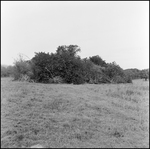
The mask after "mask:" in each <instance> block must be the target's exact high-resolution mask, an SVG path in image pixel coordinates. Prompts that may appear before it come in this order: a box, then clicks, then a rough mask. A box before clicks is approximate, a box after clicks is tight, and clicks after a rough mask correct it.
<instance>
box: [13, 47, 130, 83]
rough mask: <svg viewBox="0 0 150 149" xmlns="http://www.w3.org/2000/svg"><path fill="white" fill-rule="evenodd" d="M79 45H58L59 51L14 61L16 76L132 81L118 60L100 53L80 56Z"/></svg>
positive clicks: (63, 80) (44, 80) (50, 80)
mask: <svg viewBox="0 0 150 149" xmlns="http://www.w3.org/2000/svg"><path fill="white" fill-rule="evenodd" d="M79 51H80V48H79V47H78V46H77V45H69V46H59V47H58V48H57V50H56V53H51V54H49V53H45V52H39V53H35V56H34V57H33V58H32V59H31V60H29V61H25V60H23V59H22V57H20V59H19V60H17V61H15V63H14V64H15V65H14V79H15V80H27V81H30V80H33V81H35V82H41V83H73V84H83V83H92V84H93V83H94V84H100V83H131V82H132V80H131V78H130V76H129V75H127V74H125V72H124V71H123V69H122V68H121V67H120V66H119V65H117V64H116V63H115V62H113V63H106V62H105V61H104V60H103V59H102V58H101V57H100V56H98V55H97V56H92V57H90V58H84V59H81V58H80V56H78V55H77V52H79Z"/></svg>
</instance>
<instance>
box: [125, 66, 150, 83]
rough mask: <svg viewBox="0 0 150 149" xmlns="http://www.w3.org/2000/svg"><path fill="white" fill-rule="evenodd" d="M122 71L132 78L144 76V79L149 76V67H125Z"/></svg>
mask: <svg viewBox="0 0 150 149" xmlns="http://www.w3.org/2000/svg"><path fill="white" fill-rule="evenodd" d="M124 73H125V74H126V75H127V76H129V77H130V78H132V79H142V78H144V79H145V80H146V79H148V78H149V69H143V70H139V69H136V68H134V69H125V70H124Z"/></svg>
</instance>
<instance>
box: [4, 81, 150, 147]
mask: <svg viewBox="0 0 150 149" xmlns="http://www.w3.org/2000/svg"><path fill="white" fill-rule="evenodd" d="M36 144H41V145H42V146H43V147H51V148H54V147H55V148H56V147H62V148H65V147H66V148H68V147H70V148H71V147H75V148H79V147H80V148H95V147H97V148H115V147H117V148H148V147H149V82H148V81H143V80H135V81H133V84H109V85H108V84H101V85H94V84H93V85H92V84H84V85H68V84H39V83H28V82H17V81H11V78H1V147H2V148H11V147H16V148H17V147H30V146H32V145H36Z"/></svg>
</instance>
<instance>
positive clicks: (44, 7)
mask: <svg viewBox="0 0 150 149" xmlns="http://www.w3.org/2000/svg"><path fill="white" fill-rule="evenodd" d="M61 45H78V46H79V47H80V48H81V52H79V53H78V55H79V56H80V57H81V58H86V57H87V58H88V57H91V56H95V55H99V56H100V57H101V58H102V59H103V60H105V61H106V62H107V63H111V62H113V61H115V62H116V63H117V64H118V65H119V66H120V67H121V68H123V69H128V68H137V69H147V68H149V1H112V2H111V1H1V64H5V65H13V63H14V61H15V60H16V59H17V58H18V57H19V54H21V55H22V56H23V57H24V59H31V58H33V57H34V56H35V52H46V53H47V52H49V53H55V52H56V50H57V47H58V46H61Z"/></svg>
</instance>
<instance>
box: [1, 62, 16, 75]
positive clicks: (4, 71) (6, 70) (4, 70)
mask: <svg viewBox="0 0 150 149" xmlns="http://www.w3.org/2000/svg"><path fill="white" fill-rule="evenodd" d="M13 69H14V67H13V66H5V65H1V77H9V76H12V75H13V71H14V70H13Z"/></svg>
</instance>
